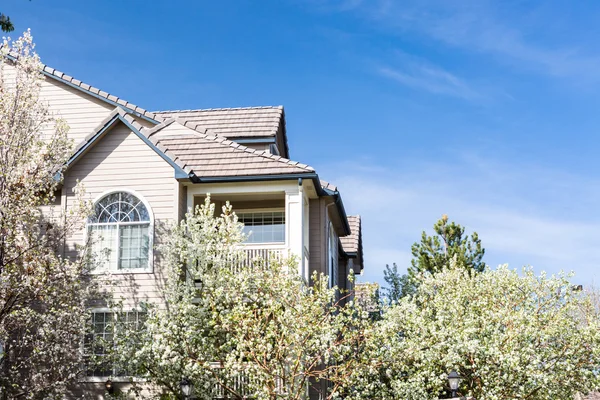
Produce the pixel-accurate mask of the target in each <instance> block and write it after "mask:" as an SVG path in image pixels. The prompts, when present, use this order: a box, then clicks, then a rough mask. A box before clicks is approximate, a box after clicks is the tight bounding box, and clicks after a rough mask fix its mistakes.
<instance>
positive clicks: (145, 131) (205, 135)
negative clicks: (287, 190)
mask: <svg viewBox="0 0 600 400" xmlns="http://www.w3.org/2000/svg"><path fill="white" fill-rule="evenodd" d="M118 121H121V122H122V123H123V124H125V125H126V126H127V127H128V128H129V129H131V131H132V132H133V133H134V134H136V136H138V137H139V138H140V139H141V140H142V141H143V142H145V143H146V144H147V145H148V146H150V148H152V149H153V150H154V151H155V152H156V153H157V154H158V155H159V156H161V158H163V159H164V160H165V161H167V162H168V163H169V164H170V165H171V166H172V167H173V168H174V169H175V178H177V179H184V178H189V179H191V180H192V181H194V182H197V183H199V182H209V181H212V182H214V181H216V180H217V179H220V178H219V177H210V178H202V177H199V176H196V175H195V174H194V172H193V171H192V170H191V169H190V168H189V167H187V166H186V165H185V164H184V163H183V162H181V161H180V160H179V159H178V157H177V156H176V155H174V154H172V153H171V152H170V151H169V150H168V149H167V148H165V147H164V146H161V144H160V143H159V140H157V139H156V137H155V135H156V134H157V133H158V132H160V131H161V130H162V129H164V128H166V127H167V126H169V125H171V124H173V123H175V122H176V123H179V124H180V125H182V126H185V127H186V128H188V129H189V130H190V133H191V134H194V135H197V136H198V137H200V138H202V139H205V140H210V141H214V142H215V143H218V144H219V145H222V146H227V147H230V148H232V149H236V150H238V151H243V152H246V153H249V154H253V155H255V156H258V157H262V158H265V159H268V160H271V161H277V162H280V163H283V164H286V165H289V166H293V167H297V168H300V169H304V170H305V171H306V172H305V173H295V174H273V175H272V176H271V175H264V176H263V175H260V176H257V177H239V178H245V180H252V179H249V178H256V179H254V180H260V179H258V178H259V177H263V178H269V177H270V178H271V179H296V176H298V177H303V176H305V175H306V174H315V170H314V169H313V168H312V167H310V166H308V165H306V164H301V163H299V162H297V161H292V160H289V159H287V158H283V157H281V156H276V155H274V154H270V153H267V152H266V151H260V150H255V149H252V148H249V147H246V146H243V145H241V144H239V143H236V142H233V141H231V140H227V139H225V138H224V137H222V136H218V135H211V134H209V131H208V130H207V129H205V128H202V129H200V128H199V127H198V126H194V127H190V126H188V125H190V124H187V123H182V122H180V121H177V119H175V118H170V119H168V120H166V121H164V122H162V123H161V124H159V125H156V126H154V127H152V128H145V127H143V126H142V125H140V124H139V123H138V122H136V121H135V119H133V117H131V115H129V114H128V113H127V111H125V110H124V109H123V108H121V107H116V108H115V109H114V110H113V111H111V113H110V114H109V115H108V116H107V117H106V118H105V119H104V120H103V121H102V122H101V123H100V124H99V125H98V126H97V127H96V128H95V129H94V131H93V132H92V133H90V134H89V135H88V136H86V137H85V139H83V141H82V142H81V143H79V145H78V146H77V147H76V148H75V150H74V153H73V156H71V158H70V159H69V161H67V168H69V167H70V166H71V165H73V164H74V163H75V162H77V160H79V158H80V157H81V156H82V155H83V154H85V152H86V151H87V150H88V149H89V148H90V147H92V146H93V145H94V144H95V143H96V142H97V141H98V140H99V139H100V138H101V137H103V136H104V133H105V132H107V131H108V130H109V129H110V128H111V127H112V126H113V125H114V124H115V123H117V122H118ZM288 175H294V176H288ZM315 175H316V174H315ZM227 178H230V177H227ZM234 178H237V177H234Z"/></svg>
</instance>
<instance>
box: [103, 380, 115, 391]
mask: <svg viewBox="0 0 600 400" xmlns="http://www.w3.org/2000/svg"><path fill="white" fill-rule="evenodd" d="M104 387H105V388H106V391H107V392H108V393H111V394H112V392H114V391H115V387H114V386H113V382H112V381H111V380H110V379H108V380H107V381H106V382H104Z"/></svg>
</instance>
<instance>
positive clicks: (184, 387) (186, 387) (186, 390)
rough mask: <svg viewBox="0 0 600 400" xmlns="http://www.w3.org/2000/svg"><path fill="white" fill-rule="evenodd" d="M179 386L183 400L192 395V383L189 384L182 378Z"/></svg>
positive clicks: (188, 381)
mask: <svg viewBox="0 0 600 400" xmlns="http://www.w3.org/2000/svg"><path fill="white" fill-rule="evenodd" d="M179 385H180V386H181V393H183V398H184V399H188V398H189V397H190V395H191V394H192V388H193V386H194V385H192V382H190V380H189V379H188V378H183V379H182V380H181V383H180V384H179Z"/></svg>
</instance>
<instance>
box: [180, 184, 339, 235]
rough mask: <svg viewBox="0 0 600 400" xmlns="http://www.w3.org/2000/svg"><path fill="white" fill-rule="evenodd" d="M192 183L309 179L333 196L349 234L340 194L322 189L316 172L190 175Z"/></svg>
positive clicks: (324, 194) (320, 192)
mask: <svg viewBox="0 0 600 400" xmlns="http://www.w3.org/2000/svg"><path fill="white" fill-rule="evenodd" d="M189 179H190V180H191V181H192V182H193V183H231V182H269V181H281V180H290V179H298V180H299V182H301V180H302V179H310V180H312V181H313V184H314V186H315V188H316V190H317V194H318V195H319V196H322V197H333V199H334V202H335V205H336V207H337V209H338V211H339V213H340V216H341V218H342V221H343V224H344V230H345V231H346V235H350V233H351V230H350V224H348V216H347V214H346V209H345V208H344V203H343V202H342V196H341V195H340V192H339V191H338V190H335V191H334V190H329V189H323V187H322V186H321V180H320V179H319V175H317V173H316V172H307V173H304V174H279V175H248V176H222V177H214V178H213V177H209V178H201V177H198V176H196V175H194V176H190V178H189Z"/></svg>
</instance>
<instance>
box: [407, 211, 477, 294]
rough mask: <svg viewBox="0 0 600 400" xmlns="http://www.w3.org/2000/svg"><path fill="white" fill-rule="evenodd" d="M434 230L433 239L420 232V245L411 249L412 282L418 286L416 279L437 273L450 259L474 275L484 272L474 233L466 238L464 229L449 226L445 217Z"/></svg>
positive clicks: (453, 225) (449, 223)
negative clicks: (421, 275) (423, 275)
mask: <svg viewBox="0 0 600 400" xmlns="http://www.w3.org/2000/svg"><path fill="white" fill-rule="evenodd" d="M433 230H434V231H435V235H434V236H428V235H427V233H425V232H423V234H422V236H421V242H420V243H415V244H413V245H412V248H411V250H412V255H413V259H412V261H411V264H412V265H411V267H410V268H409V269H408V276H409V278H410V281H411V282H418V275H419V274H421V273H424V272H430V273H436V272H440V271H441V270H442V269H443V268H444V267H446V266H448V265H449V263H450V260H452V259H456V264H457V265H463V266H465V268H468V269H471V270H473V271H476V272H482V271H483V270H484V269H485V263H484V262H483V261H482V258H483V255H484V254H485V249H484V248H483V247H482V246H481V240H480V239H479V236H478V235H477V233H476V232H473V234H472V235H471V236H469V235H466V234H465V228H464V227H463V226H461V225H459V224H457V223H455V222H448V216H447V215H445V214H444V215H443V216H442V218H441V219H440V220H438V221H437V222H436V223H435V225H433Z"/></svg>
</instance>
